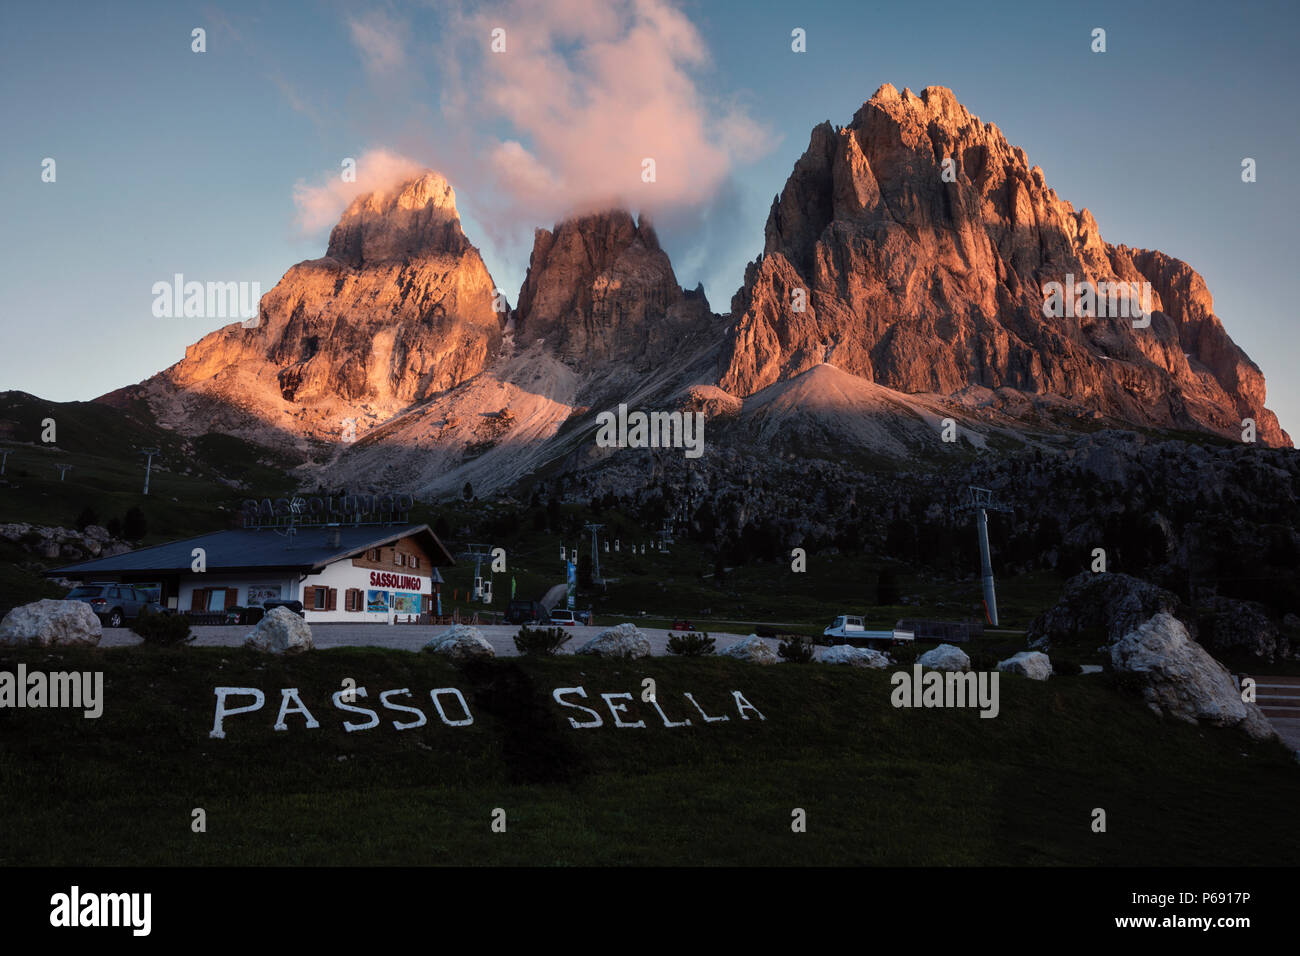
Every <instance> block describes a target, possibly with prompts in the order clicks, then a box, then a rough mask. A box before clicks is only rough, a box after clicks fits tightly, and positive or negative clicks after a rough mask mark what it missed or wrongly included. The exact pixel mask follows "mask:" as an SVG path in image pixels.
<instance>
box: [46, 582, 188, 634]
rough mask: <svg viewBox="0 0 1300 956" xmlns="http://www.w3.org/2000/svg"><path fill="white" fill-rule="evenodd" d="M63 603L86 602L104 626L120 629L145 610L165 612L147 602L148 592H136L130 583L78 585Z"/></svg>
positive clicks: (152, 612)
mask: <svg viewBox="0 0 1300 956" xmlns="http://www.w3.org/2000/svg"><path fill="white" fill-rule="evenodd" d="M64 600H65V601H84V602H86V603H87V604H89V605H90V609H91V610H92V611H94V612H95V615H96V616H97V617H98V618H99V619H100V621H101V622H103V624H104V626H105V627H121V626H122V625H123V624H125V623H126V622H127V621H134V620H135V619H136V618H137V617H139V616H140V612H141V611H142V610H144V609H145V608H148V610H149V613H151V614H164V613H166V611H165V610H164V609H163V608H162V607H161V606H160V605H159V604H158V603H157V602H155V601H150V600H149V594H148V592H147V591H137V590H136V589H135V588H133V587H131V585H129V584H116V583H113V582H106V583H102V584H81V585H78V586H77V587H75V588H73V589H72V590H71V591H69V592H68V596H67V597H66V598H64Z"/></svg>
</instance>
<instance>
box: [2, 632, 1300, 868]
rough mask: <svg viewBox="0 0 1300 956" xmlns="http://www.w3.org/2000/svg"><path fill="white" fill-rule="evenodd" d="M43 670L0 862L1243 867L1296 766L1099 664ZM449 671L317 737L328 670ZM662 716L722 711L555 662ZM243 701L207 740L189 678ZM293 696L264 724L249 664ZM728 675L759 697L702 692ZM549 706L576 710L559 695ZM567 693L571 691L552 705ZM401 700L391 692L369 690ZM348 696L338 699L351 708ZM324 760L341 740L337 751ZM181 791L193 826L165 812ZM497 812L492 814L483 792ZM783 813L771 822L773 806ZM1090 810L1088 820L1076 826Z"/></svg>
mask: <svg viewBox="0 0 1300 956" xmlns="http://www.w3.org/2000/svg"><path fill="white" fill-rule="evenodd" d="M19 660H24V661H26V662H27V664H28V666H29V667H32V668H36V667H39V668H42V669H45V670H56V669H69V668H79V669H80V668H84V669H92V668H102V669H104V670H105V671H106V677H105V682H106V693H105V696H106V701H107V703H106V708H105V713H104V716H103V717H102V718H101V719H99V720H98V721H93V720H84V719H81V718H80V717H79V716H76V715H74V714H72V713H68V712H65V711H34V710H0V800H3V805H4V806H5V825H4V826H3V828H0V865H12V864H48V863H57V864H67V865H80V864H117V863H144V864H164V863H198V864H233V863H256V864H285V865H288V864H340V865H344V864H354V863H360V864H367V863H410V864H425V863H483V864H492V863H518V864H527V863H543V864H582V863H602V864H614V863H628V862H637V863H650V864H668V863H729V864H901V865H919V864H975V863H987V864H1063V863H1077V864H1101V865H1113V864H1155V865H1166V864H1192V865H1195V864H1256V863H1270V862H1271V863H1291V864H1294V863H1296V862H1300V860H1298V859H1297V849H1296V848H1297V847H1300V818H1297V816H1296V814H1295V806H1296V801H1297V799H1298V798H1300V767H1297V766H1296V764H1295V761H1294V760H1293V759H1291V758H1290V757H1289V755H1287V754H1286V753H1285V752H1284V751H1283V750H1282V749H1281V748H1280V747H1277V746H1272V745H1270V746H1254V745H1252V744H1250V743H1249V742H1247V741H1246V740H1245V739H1244V738H1243V737H1241V736H1239V735H1237V734H1235V733H1232V732H1229V731H1218V730H1212V729H1202V728H1196V727H1190V726H1186V725H1181V724H1174V723H1171V722H1167V721H1160V720H1158V719H1157V718H1155V717H1154V716H1153V715H1152V714H1150V713H1149V712H1148V711H1147V710H1146V709H1145V708H1144V707H1143V706H1142V705H1141V704H1140V702H1138V701H1137V700H1135V699H1133V698H1131V697H1129V696H1127V695H1123V694H1121V693H1120V692H1119V691H1117V690H1115V689H1114V688H1113V687H1112V685H1111V684H1110V678H1108V677H1086V678H1085V677H1079V678H1055V679H1053V680H1052V681H1050V682H1049V683H1047V684H1037V683H1033V682H1029V681H1024V680H1018V679H1014V678H1004V680H1003V681H1002V694H1001V697H1002V712H1001V715H1000V716H999V717H998V718H996V719H992V720H989V719H980V718H979V717H978V716H977V714H976V713H975V712H974V711H955V710H947V711H941V710H896V709H894V708H892V707H891V706H890V705H889V691H890V685H889V678H888V673H881V672H861V671H856V670H851V669H848V668H831V667H827V666H824V665H804V666H798V665H779V666H776V667H769V668H762V667H756V666H754V665H748V664H743V663H740V662H735V661H727V660H719V659H711V660H677V659H658V658H656V659H652V660H645V661H640V662H635V663H622V662H600V661H594V660H586V659H584V660H581V661H579V660H574V659H572V658H570V659H555V660H544V661H532V660H524V661H513V662H511V661H496V662H492V663H490V664H488V665H485V666H484V665H480V666H478V667H476V668H470V669H468V670H463V671H458V670H456V669H454V668H453V667H451V666H450V665H448V664H447V663H445V662H443V661H441V660H438V659H434V658H431V657H428V656H424V655H419V654H412V653H408V652H400V651H380V650H372V649H365V650H363V649H342V650H334V651H326V652H315V653H313V654H310V655H308V656H306V657H303V658H299V659H296V660H295V659H287V660H286V659H266V658H260V657H255V656H253V655H251V653H249V652H245V651H242V650H230V649H219V648H213V649H206V648H183V649H177V650H166V651H161V650H157V649H151V648H131V649H116V650H58V651H40V650H24V651H13V650H5V651H0V669H3V670H12V669H13V667H14V665H15V664H16V663H17V661H19ZM346 677H351V678H353V679H355V680H356V681H357V682H358V684H359V685H360V686H364V687H367V688H368V689H369V695H370V696H369V701H371V702H374V701H375V699H376V698H377V696H378V693H379V691H380V690H383V689H388V688H395V687H408V688H410V689H411V690H412V691H413V692H414V693H415V694H416V695H417V696H419V697H421V698H423V700H424V701H427V700H428V698H427V692H428V690H429V689H431V688H434V687H447V686H455V687H459V688H460V689H461V690H462V691H464V692H465V693H466V696H467V697H469V698H470V700H471V709H472V711H473V713H474V715H475V718H476V719H475V723H474V724H473V726H471V727H467V728H449V727H446V726H443V725H442V724H441V723H437V717H436V715H435V714H434V712H433V710H432V708H431V707H427V706H423V705H422V709H425V710H426V712H427V713H428V714H429V715H430V717H431V718H432V719H433V720H434V721H435V724H434V725H432V726H425V727H423V728H420V729H418V730H410V731H406V732H401V733H399V732H396V731H395V730H393V729H392V727H391V725H390V724H389V723H388V720H389V718H391V717H392V716H394V715H392V714H389V713H388V712H383V711H381V717H382V718H383V720H384V722H383V723H382V724H381V726H380V727H379V728H376V729H375V730H372V731H367V732H362V733H355V734H345V733H343V731H342V729H341V722H342V718H343V717H344V716H349V717H352V716H353V715H344V714H343V713H342V712H340V711H338V710H336V709H335V708H334V707H333V706H332V705H331V704H330V702H329V694H330V693H332V692H333V691H334V690H337V689H338V688H339V686H340V682H341V681H342V679H344V678H346ZM644 677H654V678H655V679H656V680H657V682H658V692H659V699H660V700H661V701H662V702H663V705H664V707H665V709H666V710H667V711H668V713H669V715H670V716H671V717H674V718H677V719H680V718H681V717H683V716H687V715H688V714H689V711H688V705H687V704H686V702H685V701H684V699H683V698H682V697H681V696H680V694H681V693H682V692H684V691H691V692H693V693H694V694H695V696H696V699H697V700H699V701H700V703H701V704H702V705H703V706H704V707H706V709H708V710H709V711H710V713H712V714H717V713H722V712H730V713H731V715H732V719H731V720H730V721H728V722H725V723H717V724H710V725H708V726H698V723H699V721H698V718H697V726H692V727H689V728H677V729H667V728H664V727H663V726H662V724H661V723H660V722H658V720H657V717H656V715H655V714H654V712H653V710H652V709H651V708H650V707H649V706H648V705H646V704H641V703H639V702H638V703H633V704H632V705H631V709H632V711H633V714H634V716H640V717H645V718H647V719H648V721H649V722H650V726H649V727H647V728H646V729H637V730H631V729H628V730H620V729H615V728H613V727H611V726H609V715H608V712H605V713H604V716H605V719H606V724H607V725H606V726H605V727H603V728H600V729H596V730H574V729H571V728H570V727H569V726H568V724H567V722H566V721H565V719H564V714H563V713H562V712H561V708H559V707H558V706H557V705H555V704H554V703H552V701H551V699H550V692H551V690H552V689H553V688H555V687H561V686H572V685H576V684H582V685H584V686H585V687H586V689H587V691H588V694H589V695H590V696H591V697H593V698H596V699H597V701H599V698H598V697H597V695H598V694H599V693H600V692H619V691H626V692H629V693H632V694H633V695H634V696H639V688H640V681H641V680H642V678H644ZM219 684H223V685H242V686H257V687H260V688H262V689H263V690H264V691H266V692H267V695H268V700H267V704H266V708H265V709H264V710H263V711H262V712H259V713H257V714H253V715H249V716H244V717H234V718H230V720H229V723H228V725H227V730H228V736H227V738H226V739H225V740H220V741H219V740H213V739H210V738H209V737H208V730H209V729H210V727H211V723H212V712H213V699H214V698H213V694H212V688H213V686H215V685H219ZM289 686H292V687H298V688H300V689H301V691H302V693H303V697H304V699H305V700H306V702H307V705H308V707H310V708H311V710H312V712H313V713H314V714H315V716H316V717H317V719H319V720H320V721H321V728H320V729H318V730H311V731H309V730H306V729H304V728H303V727H302V724H301V719H300V718H297V717H293V716H291V717H290V718H289V722H290V730H289V731H287V732H284V733H273V732H272V731H271V729H270V725H271V723H272V722H273V720H274V715H275V711H274V709H273V708H275V706H276V704H277V702H278V696H279V695H278V692H277V688H280V687H289ZM737 689H738V690H741V691H742V692H743V693H744V695H745V696H746V697H747V698H748V699H749V700H750V701H751V702H753V703H754V704H755V705H756V706H758V707H759V708H760V709H761V710H762V711H763V713H764V715H765V716H766V718H767V720H766V721H763V722H760V721H758V720H757V719H751V720H749V721H740V720H738V719H737V717H736V715H735V710H734V708H729V707H727V706H726V702H727V701H728V700H729V699H730V691H732V690H737ZM572 713H574V714H577V712H572ZM577 715H578V716H581V715H580V714H577ZM396 716H399V717H400V718H402V719H406V718H407V717H408V716H409V715H396ZM354 719H360V718H359V717H356V718H354ZM340 758H345V759H340ZM194 807H203V808H204V809H205V810H206V811H207V819H208V829H207V832H206V833H203V834H195V833H192V832H191V830H190V813H191V809H192V808H194ZM497 807H500V808H504V809H505V810H506V812H507V819H508V830H507V832H506V833H505V834H495V833H492V832H491V830H490V828H489V821H490V816H491V813H492V811H493V809H494V808H497ZM795 807H801V808H803V809H804V810H806V811H807V815H808V831H807V832H806V833H802V834H796V833H792V832H791V829H790V819H791V816H790V814H791V810H792V808H795ZM1095 807H1101V808H1104V809H1105V810H1106V812H1107V815H1108V832H1106V833H1104V834H1096V833H1093V832H1092V831H1091V829H1090V826H1089V824H1090V821H1091V814H1092V811H1093V808H1095Z"/></svg>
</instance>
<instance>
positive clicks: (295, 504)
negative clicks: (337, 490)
mask: <svg viewBox="0 0 1300 956" xmlns="http://www.w3.org/2000/svg"><path fill="white" fill-rule="evenodd" d="M414 504H415V499H414V498H412V497H411V496H410V495H408V494H391V493H390V494H381V495H332V496H327V497H322V496H318V495H313V496H311V497H307V498H274V499H272V498H262V499H257V498H246V499H244V503H243V506H242V507H241V509H240V510H241V512H242V513H243V515H244V527H246V528H262V527H269V526H276V525H286V524H293V525H322V524H388V523H392V522H401V521H405V520H406V513H407V512H408V511H410V510H411V507H412V506H413V505H414Z"/></svg>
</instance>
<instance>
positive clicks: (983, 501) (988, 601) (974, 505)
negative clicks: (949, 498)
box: [957, 485, 1015, 627]
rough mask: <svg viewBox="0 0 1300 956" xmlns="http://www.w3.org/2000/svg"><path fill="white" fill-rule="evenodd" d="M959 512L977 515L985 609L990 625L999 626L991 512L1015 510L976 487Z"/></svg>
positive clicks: (970, 488)
mask: <svg viewBox="0 0 1300 956" xmlns="http://www.w3.org/2000/svg"><path fill="white" fill-rule="evenodd" d="M957 510H958V511H959V512H962V513H965V512H974V513H975V530H976V531H977V532H978V534H979V543H980V578H981V580H982V582H983V585H984V609H985V612H986V613H987V614H988V618H989V624H991V625H992V626H993V627H997V626H998V599H997V595H996V594H995V593H994V591H993V562H992V560H991V559H990V558H989V518H988V513H989V512H990V511H1001V512H1006V513H1010V512H1012V511H1014V510H1015V509H1013V508H1011V507H1009V506H1007V505H1004V504H1002V503H1001V502H999V501H998V500H997V499H996V498H995V497H994V495H993V492H991V491H989V489H987V488H977V487H975V486H974V485H971V486H969V487H968V488H967V489H966V496H965V499H964V500H963V501H962V503H961V504H960V505H958V506H957Z"/></svg>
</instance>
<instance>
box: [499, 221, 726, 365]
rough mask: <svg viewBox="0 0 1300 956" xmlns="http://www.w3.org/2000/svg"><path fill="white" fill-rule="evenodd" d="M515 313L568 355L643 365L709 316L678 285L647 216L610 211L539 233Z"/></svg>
mask: <svg viewBox="0 0 1300 956" xmlns="http://www.w3.org/2000/svg"><path fill="white" fill-rule="evenodd" d="M516 317H517V325H518V328H519V329H520V335H521V336H523V337H524V338H526V339H536V338H541V339H545V340H546V341H547V342H548V343H549V344H550V345H552V346H553V347H554V348H555V349H556V351H557V352H558V353H559V354H560V355H561V356H562V357H564V358H566V359H570V360H582V361H608V360H609V359H612V358H616V357H622V358H626V359H630V360H632V361H633V362H634V363H646V362H651V361H652V360H653V359H654V358H655V357H656V356H658V355H660V354H661V353H662V352H663V350H664V349H666V348H668V347H669V346H670V345H671V344H673V343H674V342H675V341H676V340H677V338H678V337H679V334H680V333H682V332H683V331H689V330H690V328H691V327H699V326H702V325H705V324H710V319H711V313H710V312H709V308H708V302H707V300H705V299H704V296H703V294H702V292H690V293H687V292H684V291H683V290H682V289H681V287H680V286H679V285H678V284H677V276H676V275H675V274H674V272H673V267H672V263H671V262H670V261H669V259H668V255H667V253H665V252H664V251H663V249H662V248H660V245H659V237H658V236H657V235H656V234H655V231H654V227H653V226H652V225H651V223H650V222H649V220H648V218H647V217H645V216H644V215H643V216H641V218H640V219H639V220H634V219H633V218H632V215H631V213H629V212H628V211H627V210H624V209H611V210H605V211H602V212H599V213H594V214H589V215H582V216H577V217H573V218H570V219H566V220H564V221H563V222H561V223H559V224H557V225H556V226H555V228H554V229H553V230H548V229H538V230H537V231H536V233H535V236H534V241H533V252H532V256H531V257H530V259H529V263H528V273H527V275H526V277H525V278H524V284H523V288H522V289H520V291H519V306H518V310H517V312H516Z"/></svg>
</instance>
